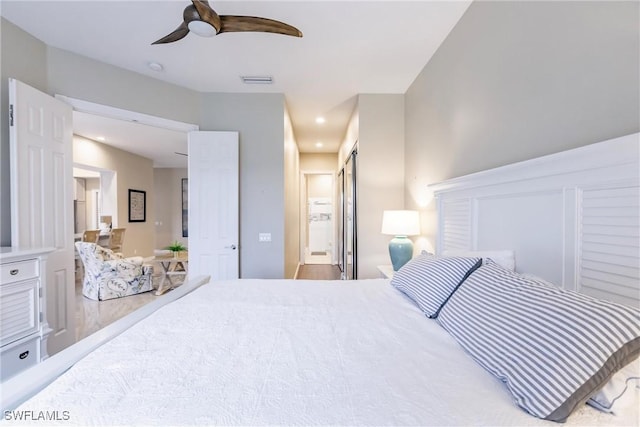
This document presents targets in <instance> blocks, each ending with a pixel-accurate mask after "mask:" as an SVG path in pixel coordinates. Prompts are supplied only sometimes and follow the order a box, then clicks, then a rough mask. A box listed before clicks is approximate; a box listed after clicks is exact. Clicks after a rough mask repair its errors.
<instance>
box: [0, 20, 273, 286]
mask: <svg viewBox="0 0 640 427" xmlns="http://www.w3.org/2000/svg"><path fill="white" fill-rule="evenodd" d="M0 28H1V31H2V61H0V63H1V64H2V68H1V69H0V72H1V78H2V100H1V101H2V106H1V114H0V115H1V118H2V122H1V123H2V129H1V130H2V145H1V149H2V160H1V163H0V168H1V176H2V186H1V187H0V190H1V194H0V196H1V200H2V204H1V206H2V208H1V209H2V210H1V212H2V218H1V226H2V230H1V231H2V245H10V242H11V234H10V227H11V219H10V206H9V199H10V190H9V155H8V153H9V130H8V122H7V119H6V117H7V114H8V113H7V105H8V95H7V91H6V85H7V83H6V81H7V80H6V79H7V78H8V77H15V78H17V79H19V80H21V81H23V82H25V83H27V84H30V85H32V86H34V87H36V88H38V89H40V90H42V91H44V92H47V93H49V94H51V95H54V94H61V95H66V96H70V97H73V98H78V99H82V100H86V101H91V102H96V103H100V104H104V105H110V106H113V107H117V108H123V109H127V110H132V111H137V112H140V113H145V114H150V115H155V116H159V117H165V118H168V119H172V120H179V121H184V122H188V123H197V124H200V127H201V129H202V130H234V131H239V132H240V188H241V199H240V212H241V213H240V224H241V230H240V233H241V242H240V245H241V246H240V250H241V252H240V253H241V258H240V264H241V275H242V276H243V277H261V278H275V277H277V278H281V277H283V276H284V241H283V240H284V218H285V215H284V188H283V187H284V125H283V118H284V96H283V95H281V94H268V95H253V94H201V93H198V92H195V91H192V90H189V89H185V88H182V87H179V86H175V85H172V84H169V83H165V82H162V81H160V80H157V79H154V78H151V77H148V76H144V75H142V74H138V73H134V72H131V71H128V70H124V69H121V68H117V67H113V66H111V65H108V64H105V63H101V62H99V61H95V60H92V59H89V58H86V57H83V56H80V55H76V54H74V53H71V52H67V51H64V50H60V49H57V48H53V47H48V46H46V45H45V44H44V43H42V42H40V41H38V40H37V39H35V38H33V37H32V36H30V35H29V34H27V33H25V32H24V31H22V30H20V29H19V28H17V27H16V26H14V25H13V24H11V23H10V22H8V21H6V20H4V19H3V20H2V25H1V27H0ZM27 53H28V54H27ZM260 232H270V233H272V236H273V241H272V242H271V243H258V233H260Z"/></svg>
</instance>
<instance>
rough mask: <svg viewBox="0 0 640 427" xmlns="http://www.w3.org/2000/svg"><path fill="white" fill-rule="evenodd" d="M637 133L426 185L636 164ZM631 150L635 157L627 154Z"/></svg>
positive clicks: (449, 186) (446, 187)
mask: <svg viewBox="0 0 640 427" xmlns="http://www.w3.org/2000/svg"><path fill="white" fill-rule="evenodd" d="M639 143H640V133H634V134H630V135H626V136H622V137H619V138H614V139H610V140H607V141H603V142H599V143H595V144H590V145H586V146H584V147H580V148H575V149H572V150H568V151H562V152H559V153H555V154H549V155H547V156H543V157H538V158H535V159H530V160H525V161H522V162H518V163H512V164H509V165H506V166H500V167H497V168H494V169H487V170H485V171H481V172H476V173H472V174H469V175H463V176H460V177H457V178H452V179H449V180H446V181H442V182H438V183H435V184H431V185H429V189H430V190H431V191H433V192H435V193H442V192H446V191H452V190H461V189H469V188H477V187H481V186H485V185H492V184H494V183H495V182H496V180H497V179H498V178H499V179H500V180H501V181H500V182H502V183H510V182H520V181H526V180H532V179H535V178H541V177H551V176H555V175H568V174H571V173H577V172H584V171H590V172H592V171H594V170H596V169H605V168H610V167H612V166H614V167H621V166H633V165H634V164H637V159H638V155H639V151H638V150H639V149H638V147H639ZM634 152H635V156H633V155H629V154H633V153H634Z"/></svg>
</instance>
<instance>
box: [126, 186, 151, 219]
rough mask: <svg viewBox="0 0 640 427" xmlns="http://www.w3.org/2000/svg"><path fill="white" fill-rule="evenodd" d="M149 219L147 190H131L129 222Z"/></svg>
mask: <svg viewBox="0 0 640 427" xmlns="http://www.w3.org/2000/svg"><path fill="white" fill-rule="evenodd" d="M146 220H147V192H146V191H142V190H131V189H130V190H129V222H145V221H146Z"/></svg>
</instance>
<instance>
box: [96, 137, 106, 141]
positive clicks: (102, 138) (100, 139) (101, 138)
mask: <svg viewBox="0 0 640 427" xmlns="http://www.w3.org/2000/svg"><path fill="white" fill-rule="evenodd" d="M96 139H97V140H98V141H100V142H104V141H106V140H107V138H105V137H104V136H98V137H96Z"/></svg>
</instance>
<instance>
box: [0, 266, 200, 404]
mask: <svg viewBox="0 0 640 427" xmlns="http://www.w3.org/2000/svg"><path fill="white" fill-rule="evenodd" d="M208 282H209V276H199V277H195V278H193V279H190V280H189V281H188V282H186V283H184V284H183V285H181V286H179V287H177V288H176V289H174V290H173V291H171V292H169V293H167V294H165V295H163V296H161V297H159V298H157V299H155V300H154V301H152V302H150V303H148V304H146V305H145V306H143V307H141V308H139V309H137V310H136V311H134V312H132V313H130V314H128V315H127V316H125V317H123V318H121V319H119V320H117V321H115V322H114V323H112V324H110V325H109V326H106V327H105V328H103V329H101V330H99V331H97V332H95V333H94V334H92V335H90V336H88V337H87V338H85V339H83V340H81V341H79V342H77V343H75V344H73V345H72V346H69V347H67V348H66V349H64V350H62V351H61V352H59V353H57V354H55V355H53V356H51V357H49V358H48V359H46V360H44V361H43V362H42V363H39V364H37V365H35V366H33V367H32V368H30V369H27V370H25V371H24V372H21V373H20V374H18V375H16V376H14V377H12V378H10V379H8V380H7V381H5V382H3V383H2V393H1V396H0V406H1V408H2V411H3V412H4V411H8V410H13V409H15V408H16V407H17V406H19V405H20V404H22V403H23V402H25V401H26V400H27V399H29V398H30V397H32V396H33V395H35V394H36V393H38V392H39V391H40V390H42V389H43V388H44V387H46V386H47V385H49V384H50V383H51V382H52V381H54V380H55V379H56V378H57V377H58V376H60V375H61V374H62V373H64V372H65V371H66V370H67V369H69V368H71V367H72V366H73V365H74V364H75V363H76V362H78V361H79V360H81V359H82V358H84V357H85V356H86V355H88V354H89V353H91V352H92V351H93V350H95V349H96V348H98V347H100V346H101V345H102V344H104V343H106V342H108V341H110V340H111V339H113V338H115V337H116V336H118V335H120V334H121V333H122V332H124V331H126V330H127V329H129V328H130V327H131V326H133V325H135V324H136V323H138V322H140V321H141V320H142V319H144V318H146V317H148V316H149V315H151V314H152V313H154V312H156V311H157V310H158V309H160V308H161V307H163V306H165V305H167V304H169V303H171V302H173V301H175V300H177V299H179V298H182V297H183V296H185V295H187V294H188V293H190V292H192V291H193V290H194V289H197V288H199V287H200V286H202V285H204V284H206V283H208Z"/></svg>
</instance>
